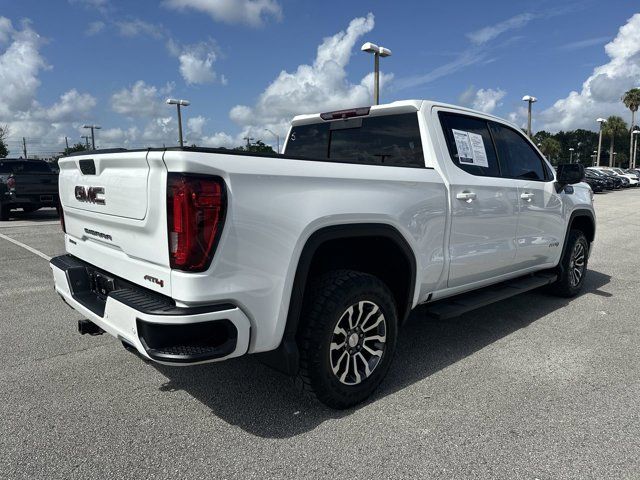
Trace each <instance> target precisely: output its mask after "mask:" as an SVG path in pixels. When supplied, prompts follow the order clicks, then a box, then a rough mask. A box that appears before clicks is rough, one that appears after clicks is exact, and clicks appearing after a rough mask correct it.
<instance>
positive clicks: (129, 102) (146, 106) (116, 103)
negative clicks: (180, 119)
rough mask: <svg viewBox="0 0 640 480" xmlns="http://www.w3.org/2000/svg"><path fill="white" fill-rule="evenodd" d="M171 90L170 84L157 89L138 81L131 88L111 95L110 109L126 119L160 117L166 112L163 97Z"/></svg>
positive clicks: (171, 85)
mask: <svg viewBox="0 0 640 480" xmlns="http://www.w3.org/2000/svg"><path fill="white" fill-rule="evenodd" d="M172 90H173V84H172V83H167V84H166V85H165V86H164V87H162V88H158V87H156V86H154V85H147V84H146V83H145V82H144V81H143V80H138V81H137V82H136V83H134V84H133V85H132V86H131V87H129V88H123V89H122V90H119V91H117V92H116V93H114V94H113V95H111V108H112V109H113V110H114V111H115V112H117V113H120V114H122V115H126V116H127V117H156V116H160V115H162V114H163V113H166V111H167V106H166V105H165V103H164V100H165V99H164V96H166V95H167V94H169V93H170V92H171V91H172Z"/></svg>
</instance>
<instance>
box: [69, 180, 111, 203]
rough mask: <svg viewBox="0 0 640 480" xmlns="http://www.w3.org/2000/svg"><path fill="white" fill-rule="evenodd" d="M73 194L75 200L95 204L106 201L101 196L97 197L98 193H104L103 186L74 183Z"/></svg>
mask: <svg viewBox="0 0 640 480" xmlns="http://www.w3.org/2000/svg"><path fill="white" fill-rule="evenodd" d="M75 195H76V200H78V201H79V202H86V203H95V204H96V205H104V204H105V203H106V202H105V200H104V198H103V197H98V195H104V187H83V186H82V185H76V190H75Z"/></svg>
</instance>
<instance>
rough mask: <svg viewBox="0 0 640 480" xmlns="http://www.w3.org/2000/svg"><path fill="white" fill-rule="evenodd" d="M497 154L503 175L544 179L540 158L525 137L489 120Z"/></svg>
mask: <svg viewBox="0 0 640 480" xmlns="http://www.w3.org/2000/svg"><path fill="white" fill-rule="evenodd" d="M491 131H492V133H493V136H494V139H495V142H496V148H497V149H498V156H499V157H500V161H501V164H502V165H504V166H505V170H506V171H505V172H503V174H504V175H505V176H508V177H511V178H518V179H521V180H541V181H544V180H545V179H546V175H545V169H544V167H543V163H542V159H541V158H540V157H539V156H538V154H537V153H536V151H535V150H534V149H533V147H532V146H531V145H530V144H529V142H528V141H527V140H525V138H524V137H523V136H522V135H520V134H519V133H517V132H516V131H514V130H512V129H511V128H509V127H506V126H504V125H500V124H498V123H495V122H491Z"/></svg>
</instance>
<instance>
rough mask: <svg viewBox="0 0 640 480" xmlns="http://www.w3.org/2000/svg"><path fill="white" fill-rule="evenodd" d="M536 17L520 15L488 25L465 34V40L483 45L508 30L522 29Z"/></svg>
mask: <svg viewBox="0 0 640 480" xmlns="http://www.w3.org/2000/svg"><path fill="white" fill-rule="evenodd" d="M536 17H537V16H536V15H534V14H532V13H521V14H519V15H515V16H513V17H511V18H509V19H507V20H504V21H502V22H500V23H496V24H495V25H489V26H487V27H484V28H481V29H480V30H476V31H475V32H470V33H467V38H469V40H471V43H473V44H475V45H482V44H483V43H487V42H489V41H490V40H493V39H494V38H496V37H497V36H499V35H501V34H503V33H505V32H507V31H509V30H514V29H517V28H522V27H524V26H525V25H526V24H527V23H529V22H530V21H531V20H533V19H535V18H536Z"/></svg>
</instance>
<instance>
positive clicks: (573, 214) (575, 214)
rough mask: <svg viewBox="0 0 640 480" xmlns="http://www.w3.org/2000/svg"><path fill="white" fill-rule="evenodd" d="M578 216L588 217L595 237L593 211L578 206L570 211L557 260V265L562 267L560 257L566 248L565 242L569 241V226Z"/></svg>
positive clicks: (562, 256) (590, 241)
mask: <svg viewBox="0 0 640 480" xmlns="http://www.w3.org/2000/svg"><path fill="white" fill-rule="evenodd" d="M579 217H586V218H588V219H589V221H590V222H591V225H592V226H593V235H594V238H595V234H596V217H595V215H594V214H593V212H592V211H591V210H588V209H586V208H579V209H576V210H574V211H573V212H571V216H570V217H569V222H568V223H567V232H566V233H565V236H564V242H563V245H562V253H561V254H560V261H559V262H558V267H559V268H562V259H563V258H564V254H565V252H566V250H567V244H568V243H569V232H570V231H571V226H572V225H573V222H574V220H575V219H576V218H579ZM592 242H593V238H592V239H591V240H589V243H592Z"/></svg>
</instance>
